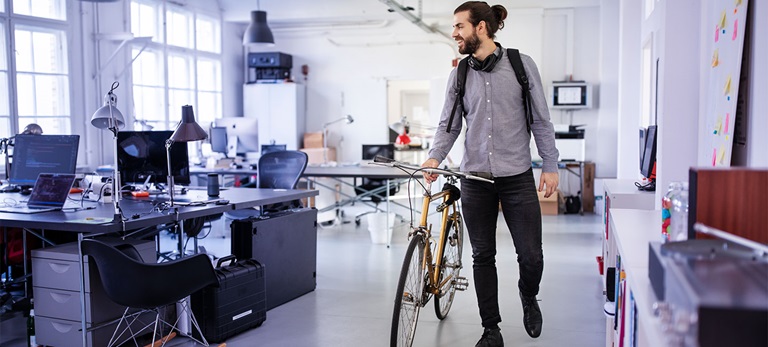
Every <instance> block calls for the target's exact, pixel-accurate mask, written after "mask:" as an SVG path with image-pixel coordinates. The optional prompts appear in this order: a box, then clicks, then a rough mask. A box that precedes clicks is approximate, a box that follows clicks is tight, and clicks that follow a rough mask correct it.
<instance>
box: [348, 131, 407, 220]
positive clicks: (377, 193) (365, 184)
mask: <svg viewBox="0 0 768 347" xmlns="http://www.w3.org/2000/svg"><path fill="white" fill-rule="evenodd" d="M377 155H380V156H382V157H385V158H394V156H395V145H394V144H391V143H390V144H385V145H363V160H373V159H374V158H375V157H376V156H377ZM386 184H387V180H386V179H375V178H363V180H362V182H361V184H360V185H358V186H355V194H357V195H358V196H361V201H364V202H370V203H373V205H374V209H373V210H371V211H366V212H363V213H360V214H358V215H356V216H355V225H358V226H359V225H360V220H361V218H362V217H363V216H365V215H367V214H371V213H376V212H378V211H379V203H381V202H382V201H384V200H385V199H386V198H387V188H385V186H386ZM398 191H400V187H399V186H398V185H396V184H393V185H390V186H389V195H395V194H397V192H398Z"/></svg>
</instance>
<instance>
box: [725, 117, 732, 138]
mask: <svg viewBox="0 0 768 347" xmlns="http://www.w3.org/2000/svg"><path fill="white" fill-rule="evenodd" d="M730 120H731V114H730V113H726V114H725V133H726V134H727V133H728V123H730Z"/></svg>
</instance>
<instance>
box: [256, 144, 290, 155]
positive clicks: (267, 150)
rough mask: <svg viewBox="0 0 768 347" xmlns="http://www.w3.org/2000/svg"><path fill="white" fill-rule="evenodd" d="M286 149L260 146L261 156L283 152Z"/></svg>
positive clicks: (279, 146) (283, 146)
mask: <svg viewBox="0 0 768 347" xmlns="http://www.w3.org/2000/svg"><path fill="white" fill-rule="evenodd" d="M286 149H287V146H286V145H261V155H264V154H267V153H272V152H280V151H285V150H286Z"/></svg>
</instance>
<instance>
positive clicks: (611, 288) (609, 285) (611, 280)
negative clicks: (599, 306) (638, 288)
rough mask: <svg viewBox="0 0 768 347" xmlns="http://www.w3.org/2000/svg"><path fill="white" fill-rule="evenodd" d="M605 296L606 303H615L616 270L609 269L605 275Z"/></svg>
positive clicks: (613, 268)
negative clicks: (606, 298)
mask: <svg viewBox="0 0 768 347" xmlns="http://www.w3.org/2000/svg"><path fill="white" fill-rule="evenodd" d="M605 296H607V297H608V301H610V302H615V301H616V268H615V267H609V268H608V271H607V272H606V274H605Z"/></svg>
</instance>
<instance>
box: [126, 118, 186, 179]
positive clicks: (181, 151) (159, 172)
mask: <svg viewBox="0 0 768 347" xmlns="http://www.w3.org/2000/svg"><path fill="white" fill-rule="evenodd" d="M172 134H173V131H170V130H162V131H121V132H119V133H117V163H118V166H119V168H120V180H121V182H122V183H144V182H149V183H166V181H167V177H168V161H167V160H166V153H165V141H166V140H168V138H170V137H171V135H172ZM171 172H172V173H173V180H174V183H176V184H189V154H188V150H187V143H186V142H176V143H174V144H173V145H171Z"/></svg>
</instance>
